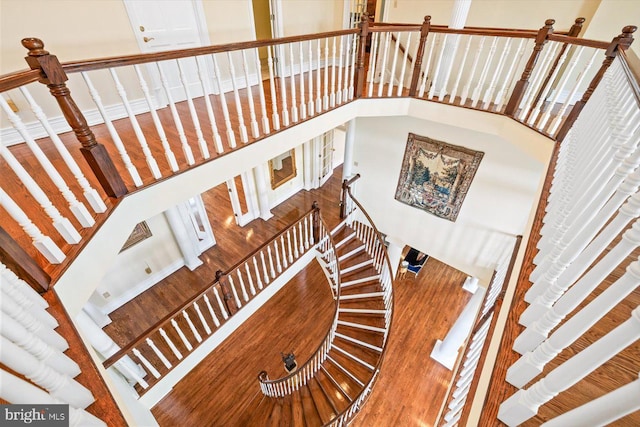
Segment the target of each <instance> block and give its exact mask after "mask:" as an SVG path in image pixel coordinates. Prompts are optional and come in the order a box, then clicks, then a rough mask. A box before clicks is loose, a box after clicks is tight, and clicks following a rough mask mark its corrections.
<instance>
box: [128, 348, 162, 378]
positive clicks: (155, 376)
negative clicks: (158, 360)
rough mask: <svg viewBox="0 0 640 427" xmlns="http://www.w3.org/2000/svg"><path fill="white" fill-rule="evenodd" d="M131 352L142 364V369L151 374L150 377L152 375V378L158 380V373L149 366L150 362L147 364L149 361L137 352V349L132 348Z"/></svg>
mask: <svg viewBox="0 0 640 427" xmlns="http://www.w3.org/2000/svg"><path fill="white" fill-rule="evenodd" d="M131 351H132V352H133V354H134V355H135V356H136V357H137V358H138V360H139V361H140V362H142V364H143V365H144V367H145V368H147V371H149V372H151V375H153V376H154V378H160V372H158V370H157V369H156V368H155V367H154V366H153V365H152V364H151V362H149V360H147V358H146V357H144V356H143V355H142V353H141V352H140V350H138V349H137V348H133V349H132V350H131Z"/></svg>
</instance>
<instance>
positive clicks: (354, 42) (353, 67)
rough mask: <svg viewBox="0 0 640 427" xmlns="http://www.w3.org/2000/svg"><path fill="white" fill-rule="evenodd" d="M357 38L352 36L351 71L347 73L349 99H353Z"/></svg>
mask: <svg viewBox="0 0 640 427" xmlns="http://www.w3.org/2000/svg"><path fill="white" fill-rule="evenodd" d="M357 40H358V37H356V36H353V43H352V45H351V72H350V74H349V100H352V99H353V93H354V90H353V84H354V83H353V80H354V76H355V71H356V51H357V48H356V46H357Z"/></svg>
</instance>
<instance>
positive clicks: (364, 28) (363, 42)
mask: <svg viewBox="0 0 640 427" xmlns="http://www.w3.org/2000/svg"><path fill="white" fill-rule="evenodd" d="M368 36H369V17H368V16H367V15H366V14H363V15H362V19H361V21H360V44H359V46H358V68H357V69H356V92H355V97H356V98H360V97H362V92H363V89H364V80H365V79H364V77H365V76H364V56H365V53H366V52H365V50H366V48H367V37H368Z"/></svg>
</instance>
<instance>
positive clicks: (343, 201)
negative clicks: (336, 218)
mask: <svg viewBox="0 0 640 427" xmlns="http://www.w3.org/2000/svg"><path fill="white" fill-rule="evenodd" d="M347 187H348V185H347V180H346V179H345V180H343V181H342V192H341V194H340V219H344V217H345V216H346V211H347Z"/></svg>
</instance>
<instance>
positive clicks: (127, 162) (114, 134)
mask: <svg viewBox="0 0 640 427" xmlns="http://www.w3.org/2000/svg"><path fill="white" fill-rule="evenodd" d="M80 74H81V75H82V78H83V79H84V81H85V83H86V85H87V88H88V89H89V93H90V94H91V98H92V99H93V102H94V103H95V104H96V107H98V111H99V112H100V115H101V116H102V119H103V120H104V125H105V126H106V127H107V130H108V131H109V135H110V136H111V139H112V140H113V144H114V145H115V146H116V149H117V150H118V153H119V154H120V158H122V161H123V162H124V166H125V168H126V169H127V172H129V175H130V176H131V179H133V183H134V185H135V186H136V187H140V186H141V185H142V179H140V174H139V173H138V170H137V169H136V167H135V166H134V165H133V163H131V158H130V157H129V154H128V153H127V150H126V148H125V147H124V144H123V143H122V140H121V139H120V135H119V134H118V131H117V130H116V128H115V127H114V126H113V123H112V122H111V120H110V119H109V117H108V115H107V111H106V109H105V108H104V105H103V104H102V99H101V98H100V94H99V93H98V91H97V90H96V88H95V87H94V86H93V83H92V82H91V79H90V78H89V75H88V74H87V73H86V72H84V71H83V72H81V73H80Z"/></svg>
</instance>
